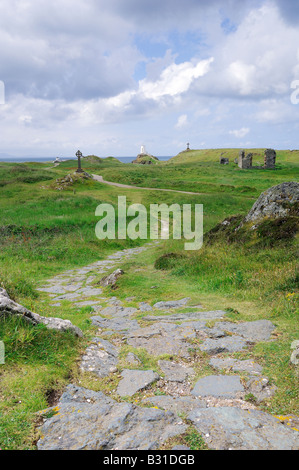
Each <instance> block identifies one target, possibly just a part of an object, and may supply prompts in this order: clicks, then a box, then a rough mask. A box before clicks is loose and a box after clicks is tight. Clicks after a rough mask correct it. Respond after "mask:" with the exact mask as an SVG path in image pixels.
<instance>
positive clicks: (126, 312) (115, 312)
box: [100, 305, 138, 317]
mask: <svg viewBox="0 0 299 470" xmlns="http://www.w3.org/2000/svg"><path fill="white" fill-rule="evenodd" d="M137 311H138V310H137V308H134V307H121V306H119V305H112V306H111V307H106V308H103V309H102V310H100V314H101V315H104V316H107V317H130V316H131V315H133V314H134V313H136V312H137Z"/></svg>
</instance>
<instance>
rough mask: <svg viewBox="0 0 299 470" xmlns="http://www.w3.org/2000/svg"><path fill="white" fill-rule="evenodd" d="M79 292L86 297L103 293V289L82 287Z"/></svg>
mask: <svg viewBox="0 0 299 470" xmlns="http://www.w3.org/2000/svg"><path fill="white" fill-rule="evenodd" d="M77 293H79V294H80V295H81V296H84V297H95V296H97V295H101V294H102V293H103V291H102V289H98V288H95V287H82V288H81V289H78V290H77Z"/></svg>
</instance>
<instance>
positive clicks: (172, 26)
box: [0, 0, 299, 158]
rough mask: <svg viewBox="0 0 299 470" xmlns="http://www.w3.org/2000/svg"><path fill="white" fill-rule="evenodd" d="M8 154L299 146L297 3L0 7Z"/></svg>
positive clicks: (0, 101)
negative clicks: (188, 144)
mask: <svg viewBox="0 0 299 470" xmlns="http://www.w3.org/2000/svg"><path fill="white" fill-rule="evenodd" d="M0 137H1V139H0V157H1V154H10V155H15V156H23V155H24V156H25V155H26V156H28V155H30V156H32V157H33V158H34V157H48V156H51V157H52V156H59V157H70V156H75V153H76V151H77V150H78V149H80V150H81V151H82V153H83V155H90V154H94V155H98V156H101V157H106V156H115V157H117V156H119V157H121V156H135V155H137V154H138V153H139V151H140V148H141V145H144V146H145V148H146V150H147V151H148V152H149V153H151V154H153V155H156V156H172V155H176V154H177V153H179V152H180V151H182V150H185V149H186V146H187V143H190V148H192V149H200V148H231V147H233V148H258V147H262V148H264V147H270V148H275V149H298V148H299V2H298V1H297V0H221V1H220V0H184V1H183V0H109V1H107V0H51V2H50V1H49V0H1V2H0Z"/></svg>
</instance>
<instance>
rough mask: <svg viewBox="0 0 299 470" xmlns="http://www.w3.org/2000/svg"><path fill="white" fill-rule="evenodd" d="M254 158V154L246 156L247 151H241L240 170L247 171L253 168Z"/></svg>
mask: <svg viewBox="0 0 299 470" xmlns="http://www.w3.org/2000/svg"><path fill="white" fill-rule="evenodd" d="M252 157H253V154H252V153H248V154H247V155H246V154H245V150H240V153H239V160H238V166H239V168H242V169H246V170H248V169H250V168H252Z"/></svg>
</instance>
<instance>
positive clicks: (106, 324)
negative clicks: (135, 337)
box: [91, 316, 139, 332]
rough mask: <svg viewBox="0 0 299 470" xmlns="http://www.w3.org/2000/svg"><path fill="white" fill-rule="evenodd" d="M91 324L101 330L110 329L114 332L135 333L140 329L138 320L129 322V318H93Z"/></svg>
mask: <svg viewBox="0 0 299 470" xmlns="http://www.w3.org/2000/svg"><path fill="white" fill-rule="evenodd" d="M91 323H92V324H93V325H95V326H98V327H100V328H105V329H106V328H108V329H111V330H114V331H117V332H119V331H123V332H125V331H127V330H130V331H134V330H137V329H138V328H139V324H138V321H137V320H129V319H127V318H113V319H111V320H110V319H107V318H102V317H100V316H95V317H91Z"/></svg>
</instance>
